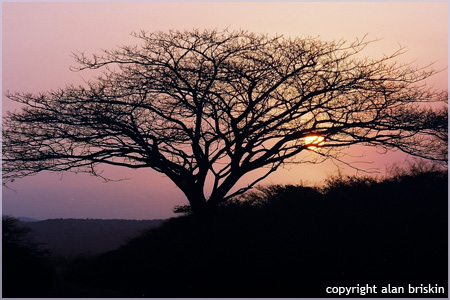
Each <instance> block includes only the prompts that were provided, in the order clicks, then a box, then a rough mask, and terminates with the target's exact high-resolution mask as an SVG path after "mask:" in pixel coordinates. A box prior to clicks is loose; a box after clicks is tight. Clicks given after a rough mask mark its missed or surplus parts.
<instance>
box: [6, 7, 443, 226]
mask: <svg viewBox="0 0 450 300" xmlns="http://www.w3.org/2000/svg"><path fill="white" fill-rule="evenodd" d="M193 28H199V29H204V28H217V29H224V28H229V29H231V30H233V29H246V30H249V31H252V32H256V33H267V34H269V35H275V34H282V35H285V36H300V37H301V36H320V38H322V39H324V40H336V39H341V38H344V39H346V40H349V41H351V40H354V39H355V38H361V37H363V36H364V35H366V34H368V39H380V40H379V41H377V42H376V43H374V44H372V45H371V46H370V47H369V48H367V50H365V52H364V54H366V55H367V56H370V57H382V55H383V54H389V53H392V52H394V51H395V50H397V49H398V48H399V45H401V46H406V47H407V48H408V50H409V51H408V52H407V53H406V54H404V55H403V56H402V57H401V58H399V59H402V60H403V61H404V62H412V61H413V62H414V64H416V65H420V66H424V65H428V64H430V63H434V68H435V69H444V71H443V72H441V73H440V74H438V75H436V76H434V77H433V78H430V79H429V81H428V82H429V83H430V84H433V85H434V86H435V87H436V88H440V89H447V86H448V76H447V74H448V72H447V70H446V68H447V64H448V4H447V3H446V2H436V3H420V2H398V3H388V2H368V3H362V2H346V3H339V2H331V3H326V2H316V3H310V2H285V3H269V2H260V3H255V2H247V3H241V2H216V3H214V2H196V3H194V2H192V3H191V2H180V3H175V2H166V3H162V2H135V3H126V2H124V3H118V2H117V3H116V2H97V3H89V2H88V3H86V2H80V3H20V2H18V3H12V2H11V3H8V2H3V3H2V91H3V94H4V93H5V92H6V91H23V92H32V93H38V92H43V91H48V90H51V89H57V88H60V87H64V86H65V85H66V84H67V83H74V84H82V83H83V78H84V79H89V78H90V76H91V75H92V72H91V73H90V72H72V71H70V70H69V67H70V66H71V65H74V61H73V59H72V52H75V51H81V52H86V53H87V54H91V53H100V51H101V49H112V48H115V47H116V46H117V45H129V44H135V43H137V42H138V41H137V40H136V39H135V38H133V37H131V36H130V33H131V32H133V31H139V30H141V29H142V30H146V31H159V30H162V31H167V30H169V29H176V30H185V29H186V30H189V29H193ZM14 109H17V106H16V105H15V104H14V103H11V102H10V101H9V100H7V99H5V98H4V97H2V113H3V115H4V114H5V112H6V111H8V110H14ZM350 153H351V154H352V155H354V157H349V158H347V161H349V162H352V161H362V160H364V161H368V162H373V163H371V164H358V166H360V167H363V168H374V167H375V168H378V169H379V170H380V171H384V170H385V168H386V167H387V166H389V165H392V164H393V163H394V162H403V161H404V160H405V158H406V155H404V154H402V153H399V152H396V153H393V154H388V155H380V154H377V149H366V148H361V147H358V148H355V149H352V150H351V152H350ZM361 155H365V157H364V158H361V157H359V156H361ZM346 170H347V172H348V174H355V171H354V170H348V169H346ZM336 172H337V167H336V166H335V164H333V163H332V162H327V163H323V164H320V165H296V166H288V167H287V168H286V169H282V170H279V171H277V172H276V173H274V174H272V175H271V176H270V177H269V178H267V179H266V180H265V181H264V182H263V183H266V184H270V183H294V184H295V183H299V182H300V181H301V180H303V181H308V182H310V183H311V184H314V183H317V184H318V183H320V182H321V181H322V180H323V179H324V178H326V177H327V176H328V175H329V174H335V173H336ZM105 174H106V175H108V176H110V177H113V178H117V179H121V178H127V179H128V180H124V181H120V182H109V183H103V182H102V180H101V179H100V178H95V177H91V176H89V175H86V174H72V173H67V174H62V175H61V174H49V173H43V174H39V175H37V176H33V177H30V178H25V179H21V180H17V181H16V182H14V183H13V184H11V185H10V186H9V189H5V188H3V192H2V212H3V214H7V215H13V216H16V217H24V216H26V217H31V218H36V219H48V218H103V219H110V218H120V219H156V218H167V217H170V216H172V215H173V213H172V208H173V207H174V206H175V205H179V204H187V200H186V199H185V197H184V195H183V194H182V193H181V192H180V191H179V190H177V188H176V187H175V185H174V184H173V183H171V181H170V180H169V179H168V178H166V177H165V176H163V175H161V174H159V173H156V172H154V171H152V170H139V171H133V170H128V169H123V168H111V167H105ZM251 178H252V177H251V176H249V177H248V178H245V179H244V180H243V181H242V182H241V183H240V186H244V185H245V183H248V181H249V180H250V179H251ZM246 180H247V181H246Z"/></svg>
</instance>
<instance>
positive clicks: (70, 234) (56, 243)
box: [18, 219, 163, 257]
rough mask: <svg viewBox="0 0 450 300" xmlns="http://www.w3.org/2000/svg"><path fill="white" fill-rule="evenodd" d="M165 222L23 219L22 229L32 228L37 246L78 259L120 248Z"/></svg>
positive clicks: (20, 222) (21, 222) (20, 223)
mask: <svg viewBox="0 0 450 300" xmlns="http://www.w3.org/2000/svg"><path fill="white" fill-rule="evenodd" d="M162 222H163V220H141V221H138V220H99V219H50V220H45V221H35V222H30V221H26V222H24V220H21V221H19V222H18V224H19V225H20V226H23V227H28V228H30V229H31V230H32V232H31V234H32V236H33V238H34V240H35V241H36V242H37V243H40V244H42V248H45V249H48V250H50V251H51V253H53V254H57V255H63V256H71V257H74V256H78V255H80V254H99V253H102V252H106V251H110V250H114V249H117V248H118V247H120V246H121V245H122V244H124V243H126V242H127V241H128V240H130V239H132V238H134V237H136V236H138V235H139V234H140V233H141V232H142V231H143V230H146V229H149V228H154V227H157V226H159V225H160V224H161V223H162Z"/></svg>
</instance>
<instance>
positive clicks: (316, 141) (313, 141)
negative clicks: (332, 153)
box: [305, 135, 325, 150]
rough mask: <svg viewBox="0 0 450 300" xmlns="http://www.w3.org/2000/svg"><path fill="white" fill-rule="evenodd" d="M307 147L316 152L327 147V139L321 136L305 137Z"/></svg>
mask: <svg viewBox="0 0 450 300" xmlns="http://www.w3.org/2000/svg"><path fill="white" fill-rule="evenodd" d="M305 145H306V146H307V148H308V149H309V150H316V149H318V148H319V147H321V146H323V145H325V138H324V137H323V136H320V135H310V136H307V137H305Z"/></svg>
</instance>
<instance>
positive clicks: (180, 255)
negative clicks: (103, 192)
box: [69, 171, 448, 297]
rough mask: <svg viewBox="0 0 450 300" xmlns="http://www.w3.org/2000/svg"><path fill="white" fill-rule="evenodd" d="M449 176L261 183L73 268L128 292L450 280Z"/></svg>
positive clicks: (270, 290)
mask: <svg viewBox="0 0 450 300" xmlns="http://www.w3.org/2000/svg"><path fill="white" fill-rule="evenodd" d="M447 178H448V175H447V172H442V171H429V172H418V173H415V174H414V173H411V174H403V175H401V176H392V177H389V178H386V179H384V180H380V181H378V180H374V179H371V178H364V177H362V178H358V177H335V178H331V179H329V180H328V181H327V182H326V186H325V187H323V188H310V187H304V186H292V185H287V186H281V185H277V186H268V187H260V188H259V189H258V190H256V191H253V192H252V193H248V194H247V195H245V196H244V197H243V198H241V199H238V200H235V201H231V202H229V203H227V204H226V205H223V206H221V207H220V208H219V209H218V210H217V211H216V212H215V213H214V214H211V215H207V216H201V217H198V216H195V215H190V214H187V215H184V216H181V217H178V218H173V219H170V220H168V221H167V222H166V223H164V224H163V225H162V226H161V227H159V228H156V229H152V230H149V231H147V232H145V233H144V234H143V235H142V236H140V237H138V238H136V239H134V240H132V241H130V242H129V243H128V244H127V245H125V246H123V247H121V248H120V249H118V250H117V251H111V252H108V253H105V254H103V255H100V256H98V257H96V258H93V259H91V260H85V261H83V262H76V263H75V264H74V265H73V266H72V267H71V268H69V270H70V272H69V274H70V278H71V279H72V280H74V281H77V282H79V283H82V284H86V285H89V286H91V287H95V288H102V289H107V290H114V291H117V292H118V293H120V294H121V295H124V296H127V297H330V296H335V295H330V294H326V292H325V288H326V287H327V286H356V284H366V283H367V284H376V285H377V286H387V284H391V285H393V286H407V284H417V285H420V284H421V283H422V284H428V283H430V284H433V285H434V284H439V285H440V286H444V287H447V249H448V245H447V236H448V234H447V219H448V216H447V206H448V204H447V200H448V187H447ZM380 296H383V295H381V294H377V297H380ZM386 296H387V297H392V296H393V295H392V294H387V295H386ZM403 296H405V295H403ZM411 296H412V295H407V297H411ZM422 296H423V295H422ZM427 296H429V295H427ZM439 296H443V295H442V294H440V295H439Z"/></svg>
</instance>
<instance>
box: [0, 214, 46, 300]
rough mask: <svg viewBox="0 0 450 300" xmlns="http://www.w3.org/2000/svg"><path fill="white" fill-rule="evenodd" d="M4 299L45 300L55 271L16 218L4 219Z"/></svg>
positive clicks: (43, 252)
mask: <svg viewBox="0 0 450 300" xmlns="http://www.w3.org/2000/svg"><path fill="white" fill-rule="evenodd" d="M2 243H3V244H2V281H3V282H2V288H3V290H2V296H3V297H6V298H12V297H21V298H23V297H25V298H28V297H44V296H45V295H46V293H47V292H48V291H49V290H50V289H51V286H52V281H53V268H52V267H51V266H50V265H49V263H48V262H47V260H46V258H45V254H46V252H45V251H42V250H40V248H39V245H37V244H36V243H34V242H33V241H32V239H31V236H30V230H29V229H28V228H26V227H20V226H18V225H17V220H16V219H15V218H13V217H9V216H2Z"/></svg>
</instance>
